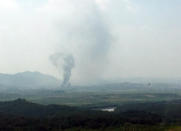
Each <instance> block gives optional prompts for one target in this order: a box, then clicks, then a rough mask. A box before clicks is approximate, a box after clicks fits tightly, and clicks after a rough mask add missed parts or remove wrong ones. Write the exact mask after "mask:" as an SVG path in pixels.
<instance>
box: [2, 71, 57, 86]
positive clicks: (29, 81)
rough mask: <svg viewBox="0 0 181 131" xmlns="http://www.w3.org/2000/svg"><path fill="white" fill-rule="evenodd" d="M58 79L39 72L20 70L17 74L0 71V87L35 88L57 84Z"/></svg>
mask: <svg viewBox="0 0 181 131" xmlns="http://www.w3.org/2000/svg"><path fill="white" fill-rule="evenodd" d="M59 83H60V82H59V80H58V79H56V78H55V77H53V76H50V75H46V74H42V73H40V72H30V71H26V72H21V73H17V74H2V73H0V89H7V88H13V89H15V88H16V89H27V88H30V89H37V88H52V87H58V86H59Z"/></svg>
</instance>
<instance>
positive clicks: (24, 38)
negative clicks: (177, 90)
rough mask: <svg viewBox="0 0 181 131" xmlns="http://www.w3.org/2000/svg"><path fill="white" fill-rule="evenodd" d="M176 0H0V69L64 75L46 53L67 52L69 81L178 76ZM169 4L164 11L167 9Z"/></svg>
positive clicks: (9, 71)
mask: <svg viewBox="0 0 181 131" xmlns="http://www.w3.org/2000/svg"><path fill="white" fill-rule="evenodd" d="M180 5H181V2H180V1H179V0H174V1H169V0H152V1H144V0H140V1H136V0H114V1H110V0H78V1H76V2H75V1H74V0H31V1H24V0H1V1H0V16H1V21H0V30H1V32H0V59H1V65H0V72H1V73H10V74H14V73H17V72H24V71H39V72H42V73H45V74H50V75H53V76H55V77H57V78H59V79H61V80H62V79H63V78H62V76H63V70H62V71H60V74H59V73H58V71H57V69H56V68H55V67H54V66H53V65H52V63H51V61H50V60H49V57H50V56H51V55H52V54H55V53H63V54H71V55H72V56H73V57H74V59H75V67H74V68H73V70H72V77H71V82H72V83H73V84H88V83H96V82H99V81H107V80H110V81H111V80H116V81H119V80H121V78H129V77H131V78H134V77H142V78H145V77H146V78H180V74H181V70H180V66H181V60H180V58H179V54H180V48H181V44H180V43H179V42H180V37H179V36H180V35H179V34H180V33H181V32H180V28H181V22H180V21H181V18H180V17H179V13H178V12H180V10H181V8H180ZM168 8H169V10H168Z"/></svg>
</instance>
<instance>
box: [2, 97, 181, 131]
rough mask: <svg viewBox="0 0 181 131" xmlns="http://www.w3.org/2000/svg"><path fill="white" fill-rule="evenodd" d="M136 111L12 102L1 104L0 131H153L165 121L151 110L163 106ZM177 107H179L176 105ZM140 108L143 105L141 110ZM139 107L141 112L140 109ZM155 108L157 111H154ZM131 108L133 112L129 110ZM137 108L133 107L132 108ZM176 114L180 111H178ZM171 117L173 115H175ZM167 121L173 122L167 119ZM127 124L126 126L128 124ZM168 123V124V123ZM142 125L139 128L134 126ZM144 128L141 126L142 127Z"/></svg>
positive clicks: (159, 130) (146, 106)
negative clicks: (111, 110) (113, 110)
mask: <svg viewBox="0 0 181 131" xmlns="http://www.w3.org/2000/svg"><path fill="white" fill-rule="evenodd" d="M175 103H177V104H179V102H175ZM138 105H139V106H140V107H139V108H138V110H129V108H128V107H131V105H125V108H126V107H127V110H124V109H122V110H121V109H120V108H121V107H118V110H117V111H116V112H114V113H109V112H101V111H95V110H89V109H85V108H74V107H68V106H58V105H48V106H45V105H39V104H34V103H30V102H27V101H26V100H22V99H18V100H16V101H11V102H0V130H2V131H13V130H14V131H35V130H37V131H61V130H67V129H69V130H71V129H72V130H74V131H75V130H79V131H80V130H88V129H89V130H106V129H107V130H113V129H114V130H116V129H117V130H119V131H121V130H124V131H126V130H132V129H134V131H136V130H138V129H139V130H140V131H141V130H142V129H148V131H149V129H154V130H155V131H157V130H158V131H161V130H163V129H164V128H163V127H162V126H160V124H161V123H163V122H165V118H164V117H163V116H162V114H161V115H159V113H157V112H154V108H155V109H157V110H158V111H160V110H161V109H162V106H161V105H162V104H160V108H158V105H159V104H156V105H157V106H156V105H154V104H152V109H149V110H147V108H148V107H149V108H151V107H150V106H148V105H147V104H145V105H144V104H137V105H135V104H132V106H134V107H137V106H138ZM179 105H180V104H179ZM143 106H145V107H144V108H143ZM141 107H142V111H141V110H139V109H140V108H141ZM156 107H157V108H156ZM132 109H134V108H133V107H132ZM135 109H136V108H135ZM177 113H178V114H179V110H177ZM174 114H176V113H175V112H174ZM168 118H170V119H167V122H168V123H169V121H170V122H171V121H172V122H174V120H176V121H177V124H178V122H181V120H180V121H179V120H178V119H177V118H178V117H176V119H173V118H172V117H168ZM128 123H129V124H128ZM168 123H167V124H168ZM134 125H142V126H134ZM143 125H144V126H143Z"/></svg>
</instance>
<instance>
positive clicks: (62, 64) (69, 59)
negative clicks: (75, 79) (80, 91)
mask: <svg viewBox="0 0 181 131" xmlns="http://www.w3.org/2000/svg"><path fill="white" fill-rule="evenodd" d="M50 61H51V62H52V64H53V65H54V66H55V67H56V68H57V69H58V71H59V73H60V74H63V81H62V84H61V87H62V88H66V87H70V86H71V84H70V77H71V73H72V68H74V66H75V62H74V57H73V56H72V55H71V54H68V55H67V54H62V53H55V54H53V55H51V56H50Z"/></svg>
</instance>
